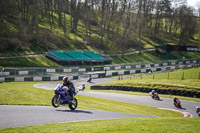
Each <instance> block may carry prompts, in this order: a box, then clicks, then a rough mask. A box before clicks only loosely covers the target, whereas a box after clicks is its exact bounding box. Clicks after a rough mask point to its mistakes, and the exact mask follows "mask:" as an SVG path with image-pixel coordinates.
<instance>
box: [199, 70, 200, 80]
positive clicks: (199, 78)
mask: <svg viewBox="0 0 200 133" xmlns="http://www.w3.org/2000/svg"><path fill="white" fill-rule="evenodd" d="M199 80H200V72H199Z"/></svg>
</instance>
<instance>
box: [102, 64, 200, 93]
mask: <svg viewBox="0 0 200 133" xmlns="http://www.w3.org/2000/svg"><path fill="white" fill-rule="evenodd" d="M183 72H184V80H182V76H183ZM199 73H200V68H194V69H188V70H182V69H180V70H175V71H173V72H170V73H169V77H170V79H167V77H168V73H161V74H155V75H154V76H153V75H149V76H142V77H136V78H131V79H130V78H129V79H124V80H117V81H111V82H108V83H105V84H102V85H105V86H112V85H114V86H132V87H134V86H135V87H150V88H160V89H177V90H178V89H180V90H188V91H200V81H199V79H198V78H199ZM153 77H154V79H153ZM193 78H196V79H193Z"/></svg>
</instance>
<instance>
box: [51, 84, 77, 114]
mask: <svg viewBox="0 0 200 133" xmlns="http://www.w3.org/2000/svg"><path fill="white" fill-rule="evenodd" d="M54 92H55V95H54V96H53V98H52V101H51V102H52V106H53V107H55V108H57V107H59V105H63V106H66V105H68V106H69V108H70V109H71V110H75V109H76V108H77V106H78V101H77V99H76V98H75V97H74V99H73V100H71V99H70V95H69V92H68V91H66V90H65V89H63V87H62V86H61V85H60V84H59V85H58V86H57V87H56V88H55V89H54ZM77 93H78V91H77V90H75V92H74V96H75V95H76V94H77Z"/></svg>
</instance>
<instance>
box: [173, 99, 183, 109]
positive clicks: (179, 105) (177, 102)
mask: <svg viewBox="0 0 200 133" xmlns="http://www.w3.org/2000/svg"><path fill="white" fill-rule="evenodd" d="M174 106H175V107H177V108H180V109H181V108H182V106H181V101H180V100H178V99H177V100H176V102H175V101H174Z"/></svg>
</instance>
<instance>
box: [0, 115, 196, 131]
mask: <svg viewBox="0 0 200 133" xmlns="http://www.w3.org/2000/svg"><path fill="white" fill-rule="evenodd" d="M199 123H200V119H198V118H128V119H116V120H96V121H84V122H70V123H56V124H43V125H37V126H26V127H16V128H6V129H0V132H1V133H13V132H22V133H26V132H29V133H41V132H43V133H44V132H45V133H47V132H48V133H55V132H69V133H121V132H123V133H133V132H135V133H144V132H145V133H146V132H148V133H198V132H199V131H200V126H199Z"/></svg>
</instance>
